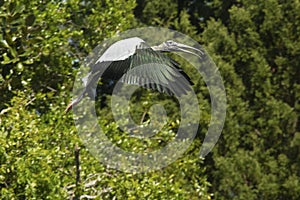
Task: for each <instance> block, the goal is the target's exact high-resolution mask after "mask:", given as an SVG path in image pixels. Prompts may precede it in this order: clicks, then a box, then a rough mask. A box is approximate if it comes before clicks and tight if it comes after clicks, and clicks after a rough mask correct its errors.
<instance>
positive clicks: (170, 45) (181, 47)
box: [154, 40, 204, 56]
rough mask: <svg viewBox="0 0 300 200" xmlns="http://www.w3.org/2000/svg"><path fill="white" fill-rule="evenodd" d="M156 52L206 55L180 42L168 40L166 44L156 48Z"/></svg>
mask: <svg viewBox="0 0 300 200" xmlns="http://www.w3.org/2000/svg"><path fill="white" fill-rule="evenodd" d="M154 50H158V51H167V52H185V53H189V54H193V55H196V56H202V55H204V52H203V50H200V49H197V48H194V47H191V46H188V45H185V44H182V43H179V42H175V41H173V40H167V41H166V42H163V43H162V44H161V45H158V46H155V47H154Z"/></svg>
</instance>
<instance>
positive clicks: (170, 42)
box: [166, 40, 174, 45]
mask: <svg viewBox="0 0 300 200" xmlns="http://www.w3.org/2000/svg"><path fill="white" fill-rule="evenodd" d="M166 43H167V44H168V45H174V41H173V40H168V41H166Z"/></svg>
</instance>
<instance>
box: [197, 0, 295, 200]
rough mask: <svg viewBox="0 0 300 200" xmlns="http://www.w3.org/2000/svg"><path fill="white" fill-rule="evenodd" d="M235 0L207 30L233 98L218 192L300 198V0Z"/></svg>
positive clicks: (220, 148)
mask: <svg viewBox="0 0 300 200" xmlns="http://www.w3.org/2000/svg"><path fill="white" fill-rule="evenodd" d="M214 2H215V5H222V4H219V3H220V1H214ZM217 2H218V3H217ZM229 4H231V5H230V9H228V10H227V12H228V16H227V15H226V16H225V15H223V14H224V13H222V11H220V9H219V8H217V9H216V10H218V11H216V13H217V16H221V20H219V19H218V20H214V19H211V20H209V21H208V22H207V28H206V29H205V31H204V32H203V41H205V43H206V44H207V46H208V49H209V51H210V52H212V53H213V54H215V55H216V56H215V61H216V63H217V66H220V70H221V71H222V74H224V76H223V77H226V78H225V83H226V87H227V97H228V100H229V102H228V110H227V112H228V114H227V122H226V125H225V128H224V130H223V136H222V139H223V140H221V141H222V142H219V143H218V145H217V148H216V149H215V151H214V155H213V158H212V161H211V164H213V166H214V167H212V168H210V169H208V171H210V173H211V174H212V175H213V178H211V179H210V180H211V181H212V185H213V190H212V191H213V192H214V194H215V196H216V198H217V199H280V198H284V199H298V198H299V194H300V191H299V187H298V186H295V187H289V188H288V187H286V186H287V184H291V185H293V184H294V185H295V184H296V182H295V180H296V179H299V170H296V168H295V166H299V162H298V160H297V159H298V156H295V146H293V147H291V144H292V143H293V141H295V137H297V132H299V123H298V120H299V108H298V104H299V101H298V100H297V98H296V94H298V89H297V88H298V85H299V78H298V77H299V70H297V69H296V68H297V66H299V59H297V58H296V57H295V55H298V56H299V51H297V50H296V51H294V50H295V49H297V48H298V47H299V45H298V43H299V38H300V37H299V33H298V32H296V31H293V30H295V29H297V27H298V25H297V23H298V21H299V20H297V19H298V18H299V13H298V10H299V5H298V2H297V1H291V2H285V3H283V2H282V3H279V2H278V1H271V0H270V1H247V0H244V1H238V3H233V2H231V3H228V4H227V5H225V4H223V6H228V5H229ZM218 12H220V13H218ZM296 13H297V14H296ZM287 30H289V31H287ZM287 32H289V34H288V35H287V34H286V33H287ZM292 38H293V39H292ZM291 41H293V42H291ZM296 52H297V53H296ZM229 74H230V76H228V75H229ZM297 144H298V145H299V143H297ZM296 146H297V145H296ZM298 147H299V146H298ZM298 147H296V148H298ZM298 150H299V149H298ZM298 150H296V151H298ZM296 177H297V178H296ZM295 190H297V192H295Z"/></svg>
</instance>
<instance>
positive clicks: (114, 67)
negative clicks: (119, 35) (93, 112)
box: [65, 37, 204, 112]
mask: <svg viewBox="0 0 300 200" xmlns="http://www.w3.org/2000/svg"><path fill="white" fill-rule="evenodd" d="M164 52H185V53H189V54H193V55H196V56H198V57H201V56H203V55H204V52H203V51H202V50H199V49H196V48H194V47H191V46H188V45H185V44H181V43H178V42H175V41H173V40H168V41H166V42H163V43H162V44H160V45H158V46H152V47H150V46H149V45H147V43H146V42H145V41H144V40H142V39H141V38H138V37H132V38H127V39H124V40H120V41H118V42H116V43H114V44H112V45H111V46H110V47H109V48H108V49H107V50H106V51H105V52H104V53H103V54H102V56H101V57H100V58H99V59H98V60H96V62H95V64H94V65H93V66H92V67H91V70H90V72H89V73H88V74H87V76H85V77H84V78H83V79H82V81H83V84H84V88H83V90H82V92H81V93H80V95H78V97H77V98H75V99H74V100H73V101H71V102H70V103H69V105H68V106H67V108H66V110H65V112H68V111H69V110H71V108H72V107H73V106H75V105H76V104H78V103H79V102H80V101H81V99H82V98H83V97H84V95H85V94H88V95H89V96H91V97H95V96H96V86H97V83H98V80H99V78H100V77H101V78H103V79H111V80H119V81H121V82H122V83H126V84H133V85H139V86H142V87H144V88H147V89H153V90H157V91H158V92H161V93H166V94H168V95H174V94H175V95H176V96H180V95H183V94H187V92H188V91H190V90H191V87H190V86H191V85H192V84H193V83H192V81H191V79H190V77H189V76H188V75H187V74H186V73H185V72H184V71H183V70H182V69H181V68H180V67H179V64H178V63H177V62H175V61H174V60H173V59H172V58H170V57H168V56H167V55H165V54H163V53H164Z"/></svg>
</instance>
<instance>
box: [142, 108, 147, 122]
mask: <svg viewBox="0 0 300 200" xmlns="http://www.w3.org/2000/svg"><path fill="white" fill-rule="evenodd" d="M146 114H147V110H145V111H144V113H143V115H142V118H141V121H140V124H143V121H144V119H145V117H146Z"/></svg>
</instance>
